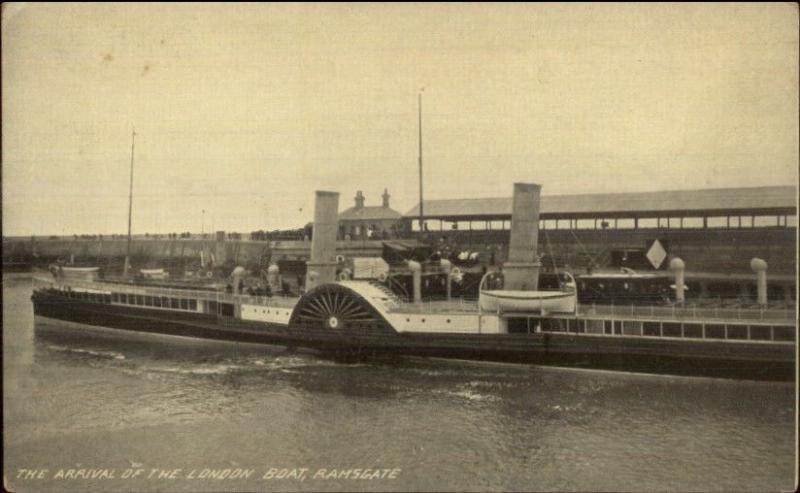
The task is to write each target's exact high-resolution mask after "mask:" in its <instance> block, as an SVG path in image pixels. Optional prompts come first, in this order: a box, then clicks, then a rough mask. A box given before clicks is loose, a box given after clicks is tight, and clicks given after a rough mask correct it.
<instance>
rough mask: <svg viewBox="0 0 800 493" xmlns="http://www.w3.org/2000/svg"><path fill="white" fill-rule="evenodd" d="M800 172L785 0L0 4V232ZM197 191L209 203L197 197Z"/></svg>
mask: <svg viewBox="0 0 800 493" xmlns="http://www.w3.org/2000/svg"><path fill="white" fill-rule="evenodd" d="M420 92H421V94H422V114H423V159H424V167H425V170H424V184H425V192H424V193H425V198H426V199H446V198H465V197H503V196H510V195H511V191H512V185H513V183H514V182H515V181H525V182H536V183H540V184H542V185H543V189H542V193H543V194H545V195H553V194H566V193H592V192H629V191H650V190H653V191H655V190H682V189H697V188H720V187H743V186H761V185H796V184H797V181H798V8H797V5H796V4H791V3H786V4H780V3H774V4H680V5H678V4H659V5H649V4H578V5H572V4H546V5H539V4H526V5H518V4H501V5H490V4H246V5H245V4H234V5H230V4H224V5H223V4H202V5H200V4H155V5H149V4H143V5H137V4H25V3H17V4H14V3H12V4H9V3H5V4H3V14H2V192H3V197H2V218H3V235H5V236H16V235H30V234H55V235H61V234H67V235H71V234H97V233H103V234H111V233H125V232H126V230H127V214H128V186H129V171H130V160H131V133H132V129H133V128H134V127H135V131H136V141H135V152H134V156H135V172H134V183H133V190H134V209H133V232H134V234H136V233H139V234H143V233H145V232H149V233H166V232H181V231H192V232H200V231H201V230H202V231H206V232H207V231H210V230H212V229H213V230H226V231H240V232H250V231H253V230H257V229H278V228H296V227H300V226H302V225H304V224H305V223H307V222H309V221H310V220H311V219H312V217H313V197H314V190H320V189H321V190H333V191H338V192H340V193H341V196H340V200H339V209H340V210H344V209H345V208H348V207H351V206H352V205H353V196H354V195H355V193H356V191H357V190H362V191H363V193H364V195H365V196H366V205H380V203H381V198H380V195H381V193H382V192H383V190H384V188H388V189H389V192H390V194H391V205H392V207H393V208H395V209H397V210H398V211H400V212H402V213H405V212H407V211H408V210H409V209H411V208H412V207H413V206H414V205H415V204H416V203H417V202H418V199H419V195H418V174H417V172H418V171H417V158H418V146H419V142H418V138H419V137H418V135H419V128H418V107H417V103H418V95H419V94H420ZM203 211H205V212H203Z"/></svg>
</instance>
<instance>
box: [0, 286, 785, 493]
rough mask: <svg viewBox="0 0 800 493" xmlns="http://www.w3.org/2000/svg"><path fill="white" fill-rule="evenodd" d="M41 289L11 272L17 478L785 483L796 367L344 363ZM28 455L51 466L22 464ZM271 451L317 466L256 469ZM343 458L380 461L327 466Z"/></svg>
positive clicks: (24, 483)
mask: <svg viewBox="0 0 800 493" xmlns="http://www.w3.org/2000/svg"><path fill="white" fill-rule="evenodd" d="M30 293H31V285H30V281H29V280H26V279H20V278H11V277H6V278H4V280H3V388H4V393H3V406H4V417H5V420H4V421H5V423H4V428H5V429H4V432H5V433H4V441H5V444H4V445H5V447H4V454H5V457H4V459H5V460H4V464H5V465H4V467H5V471H4V472H5V477H6V481H7V486H8V487H10V488H11V489H12V490H15V491H76V490H96V491H114V490H116V491H130V490H137V491H242V490H247V491H267V490H279V491H286V490H304V491H353V490H412V491H452V490H470V491H500V490H504V491H509V490H511V491H530V490H534V491H543V490H544V491H554V490H558V491H573V490H584V491H609V490H613V491H623V490H628V491H647V490H650V491H652V490H658V491H664V490H676V491H688V490H702V491H712V490H739V491H743V490H744V491H756V490H758V491H763V490H788V489H793V483H794V461H795V456H794V450H795V433H794V411H795V410H794V386H793V384H787V383H771V382H767V383H765V382H749V381H728V380H719V379H706V378H686V377H665V376H647V375H637V374H624V373H613V372H598V371H586V370H568V369H558V368H537V367H530V366H523V365H500V364H483V363H471V362H462V361H445V360H425V359H417V358H407V359H398V360H389V361H386V360H384V361H368V362H360V363H340V362H335V361H331V360H328V359H324V358H320V357H317V356H314V355H312V354H305V353H296V352H295V353H290V352H286V351H284V350H282V349H277V348H270V347H266V346H254V345H240V344H231V343H219V342H208V341H196V340H191V339H182V338H171V337H162V336H151V335H138V334H128V333H124V332H117V331H112V330H107V329H92V328H88V327H82V326H77V325H72V324H63V323H59V322H48V323H46V324H42V323H37V325H36V330H34V322H33V314H32V307H31V303H30ZM21 468H24V469H30V470H37V471H35V472H34V473H32V474H33V475H35V474H39V475H41V476H42V477H43V479H24V478H17V476H18V475H19V470H20V469H21ZM271 468H276V469H281V468H289V469H292V468H295V469H300V468H307V469H308V471H307V472H306V475H305V476H304V477H305V479H303V480H301V479H300V478H288V479H286V478H284V479H274V478H273V479H268V478H264V476H265V474H266V475H269V474H268V472H269V470H270V469H271ZM41 469H47V471H44V472H42V471H40V470H41ZM59 469H62V470H64V471H62V475H66V474H68V473H69V471H68V470H69V469H73V470H79V469H84V470H85V471H90V470H95V471H96V474H101V473H102V471H103V470H104V471H105V472H104V474H105V475H106V477H96V478H95V479H90V478H80V477H77V478H76V477H72V478H70V477H56V476H58V471H59ZM155 469H157V470H158V471H156V472H155V473H153V472H152V471H153V470H155ZM175 469H180V471H177V472H176V471H174V470H175ZM320 469H326V471H323V473H322V476H323V477H317V478H316V479H315V478H314V477H313V476H314V475H319V474H320ZM332 469H337V472H334V474H339V473H341V472H342V471H347V470H349V469H362V470H364V469H372V471H371V472H370V473H369V474H370V475H373V474H374V471H375V470H380V471H379V474H381V475H384V478H383V479H380V478H378V477H377V476H376V477H375V479H345V478H344V477H342V478H341V479H333V478H331V477H328V478H325V477H324V476H325V475H326V474H330V470H332ZM389 469H396V470H398V471H394V472H393V473H389V472H387V471H386V470H389ZM137 470H138V471H140V472H139V473H136V474H138V476H136V477H133V478H123V477H122V476H123V475H125V474H134V472H133V471H137ZM164 470H166V472H165V471H164ZM192 470H194V473H192ZM203 470H217V471H224V470H228V473H227V474H234V473H235V472H236V471H237V470H238V471H240V472H241V471H246V470H251V471H252V472H250V476H249V477H248V478H237V479H230V478H225V479H212V478H208V477H204V478H200V477H199V476H201V475H204V474H208V472H205V473H204V472H203ZM89 473H90V472H85V474H89ZM73 474H77V473H76V472H74V471H73ZM150 474H155V476H154V477H151V478H148V477H147V476H148V475H150ZM159 474H163V475H165V476H166V475H172V477H173V479H169V478H166V477H165V478H162V479H157V477H158V475H159ZM220 474H223V473H220ZM242 474H244V473H242ZM297 474H300V472H299V471H298V472H297ZM350 474H351V475H354V474H355V472H354V471H353V472H351V473H350ZM361 474H362V475H364V472H363V471H362V472H361ZM392 474H393V475H394V476H395V477H394V479H392V478H390V477H389V476H391V475H392ZM192 475H193V477H191V478H190V477H189V476H192Z"/></svg>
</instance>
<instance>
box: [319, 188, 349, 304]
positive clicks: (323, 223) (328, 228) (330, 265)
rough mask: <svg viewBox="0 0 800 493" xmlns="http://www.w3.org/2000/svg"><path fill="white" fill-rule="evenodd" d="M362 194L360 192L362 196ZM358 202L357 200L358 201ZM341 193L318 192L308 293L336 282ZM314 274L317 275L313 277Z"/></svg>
mask: <svg viewBox="0 0 800 493" xmlns="http://www.w3.org/2000/svg"><path fill="white" fill-rule="evenodd" d="M360 193H361V192H359V194H360ZM356 200H357V199H356ZM338 216H339V193H338V192H322V191H317V195H316V200H315V202H314V230H313V235H312V237H311V260H309V261H308V262H306V265H307V267H308V269H307V270H308V275H306V291H309V290H311V289H313V288H315V287H316V286H318V285H320V284H325V283H329V282H334V281H335V280H336V234H337V233H338V230H339V219H338ZM312 272H314V273H316V274H317V275H316V276H312V275H311V273H312Z"/></svg>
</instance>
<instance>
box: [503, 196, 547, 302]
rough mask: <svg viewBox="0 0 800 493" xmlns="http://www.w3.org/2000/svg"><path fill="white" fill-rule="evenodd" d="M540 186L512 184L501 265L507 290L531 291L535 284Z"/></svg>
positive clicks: (537, 281) (536, 277)
mask: <svg viewBox="0 0 800 493" xmlns="http://www.w3.org/2000/svg"><path fill="white" fill-rule="evenodd" d="M541 190H542V186H541V185H537V184H535V183H515V184H514V199H513V206H512V211H511V238H510V240H509V245H508V261H507V262H506V263H505V264H503V272H504V274H505V283H504V287H505V289H507V290H510V291H535V290H536V289H537V288H538V286H539V268H540V267H541V265H542V264H541V263H540V262H539V256H538V255H537V251H536V249H537V247H538V244H539V196H540V194H541Z"/></svg>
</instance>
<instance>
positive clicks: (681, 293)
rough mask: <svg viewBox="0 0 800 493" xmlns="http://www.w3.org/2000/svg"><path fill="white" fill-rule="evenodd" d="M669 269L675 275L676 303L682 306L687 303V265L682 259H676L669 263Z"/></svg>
mask: <svg viewBox="0 0 800 493" xmlns="http://www.w3.org/2000/svg"><path fill="white" fill-rule="evenodd" d="M669 268H670V270H671V271H672V272H674V273H675V303H678V304H680V305H682V304H683V302H684V301H686V295H685V289H686V285H685V283H684V273H685V270H686V264H685V263H684V262H683V260H681V259H680V258H678V257H675V258H674V259H672V260H671V261H670V262H669Z"/></svg>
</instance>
